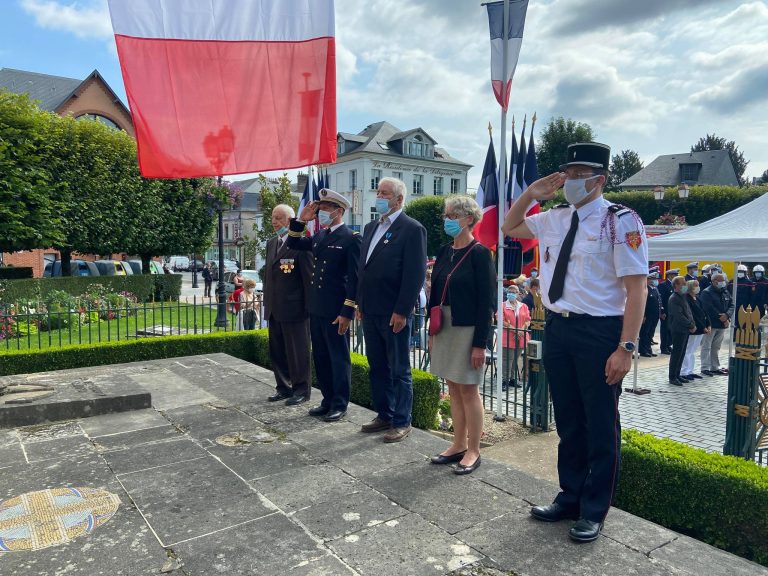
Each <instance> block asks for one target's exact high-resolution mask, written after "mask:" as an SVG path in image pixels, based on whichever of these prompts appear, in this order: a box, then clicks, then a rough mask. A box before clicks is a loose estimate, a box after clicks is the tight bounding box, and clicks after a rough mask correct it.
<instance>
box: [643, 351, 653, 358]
mask: <svg viewBox="0 0 768 576" xmlns="http://www.w3.org/2000/svg"><path fill="white" fill-rule="evenodd" d="M640 356H642V357H643V358H653V354H650V353H649V352H640Z"/></svg>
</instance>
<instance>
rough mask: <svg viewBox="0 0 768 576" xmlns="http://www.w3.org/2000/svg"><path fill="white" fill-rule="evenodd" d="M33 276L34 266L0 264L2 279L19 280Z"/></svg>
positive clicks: (0, 276)
mask: <svg viewBox="0 0 768 576" xmlns="http://www.w3.org/2000/svg"><path fill="white" fill-rule="evenodd" d="M32 276H33V274H32V268H29V267H27V266H0V280H17V279H20V278H32Z"/></svg>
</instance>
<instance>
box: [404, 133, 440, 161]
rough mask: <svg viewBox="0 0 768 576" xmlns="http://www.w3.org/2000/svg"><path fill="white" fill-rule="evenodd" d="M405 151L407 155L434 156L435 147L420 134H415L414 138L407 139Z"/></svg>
mask: <svg viewBox="0 0 768 576" xmlns="http://www.w3.org/2000/svg"><path fill="white" fill-rule="evenodd" d="M403 153H404V154H405V155H406V156H416V157H418V158H433V157H434V148H433V146H432V145H431V144H429V143H428V142H426V141H425V140H424V137H423V136H421V135H420V134H415V135H414V136H413V138H412V139H410V140H406V141H405V147H404V150H403Z"/></svg>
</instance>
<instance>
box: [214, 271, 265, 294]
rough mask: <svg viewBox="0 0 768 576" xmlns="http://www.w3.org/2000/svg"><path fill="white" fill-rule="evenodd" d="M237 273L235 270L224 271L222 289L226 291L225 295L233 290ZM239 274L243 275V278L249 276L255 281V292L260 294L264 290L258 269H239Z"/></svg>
mask: <svg viewBox="0 0 768 576" xmlns="http://www.w3.org/2000/svg"><path fill="white" fill-rule="evenodd" d="M236 275H237V271H236V270H235V271H234V272H224V290H225V292H226V293H227V295H229V294H232V292H234V291H235V276H236ZM240 275H241V276H242V277H243V280H245V279H246V278H250V279H251V280H253V281H254V282H256V292H257V293H259V294H261V292H262V291H263V290H264V285H263V284H262V282H261V278H260V277H259V271H258V270H241V271H240Z"/></svg>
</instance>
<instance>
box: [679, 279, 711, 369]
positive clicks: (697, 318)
mask: <svg viewBox="0 0 768 576" xmlns="http://www.w3.org/2000/svg"><path fill="white" fill-rule="evenodd" d="M687 284H688V294H687V295H686V298H687V299H688V306H690V308H691V314H692V315H693V322H694V323H695V324H696V331H695V332H692V333H691V335H690V336H689V337H688V344H687V345H686V347H685V356H684V357H683V366H682V368H681V369H680V379H681V380H683V381H688V382H693V380H694V379H695V378H701V374H697V373H696V372H694V365H695V362H696V350H697V349H698V347H699V345H700V344H701V339H702V338H704V334H708V333H709V331H710V330H712V324H711V323H710V321H709V316H707V313H706V312H705V311H704V308H703V307H702V306H701V302H700V301H699V281H698V280H689V281H688V282H687Z"/></svg>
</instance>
